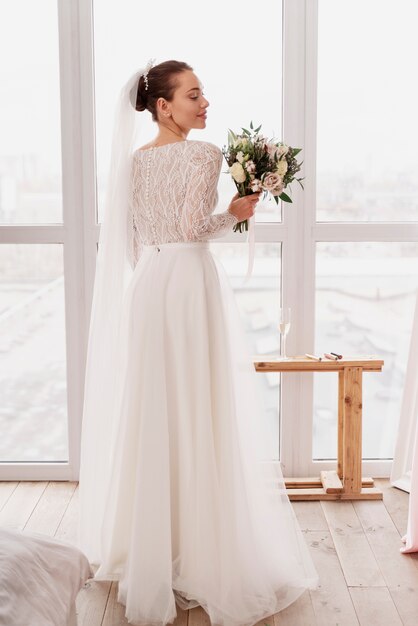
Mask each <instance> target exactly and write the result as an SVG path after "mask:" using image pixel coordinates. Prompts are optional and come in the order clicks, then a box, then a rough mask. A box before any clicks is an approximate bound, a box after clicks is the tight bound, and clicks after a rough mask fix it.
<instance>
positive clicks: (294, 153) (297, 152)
mask: <svg viewBox="0 0 418 626" xmlns="http://www.w3.org/2000/svg"><path fill="white" fill-rule="evenodd" d="M301 151H302V148H293V149H292V152H293V156H296V155H297V154H299V152H301Z"/></svg>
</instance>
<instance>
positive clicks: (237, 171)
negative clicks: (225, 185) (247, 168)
mask: <svg viewBox="0 0 418 626" xmlns="http://www.w3.org/2000/svg"><path fill="white" fill-rule="evenodd" d="M229 172H230V174H231V176H232V178H233V179H234V180H236V181H237V183H244V182H245V179H246V176H245V172H244V168H243V167H242V165H241V163H237V162H235V163H234V164H233V165H231V167H230V168H229Z"/></svg>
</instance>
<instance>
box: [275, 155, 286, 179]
mask: <svg viewBox="0 0 418 626" xmlns="http://www.w3.org/2000/svg"><path fill="white" fill-rule="evenodd" d="M276 172H277V174H278V175H279V176H284V175H285V174H286V172H287V161H286V160H285V159H283V160H280V161H278V162H277V167H276Z"/></svg>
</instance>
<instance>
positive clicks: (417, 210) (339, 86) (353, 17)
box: [317, 0, 418, 222]
mask: <svg viewBox="0 0 418 626" xmlns="http://www.w3.org/2000/svg"><path fill="white" fill-rule="evenodd" d="M417 23H418V4H417V3H416V2H415V1H414V0H399V2H397V3H396V4H394V3H393V2H392V1H389V0H339V1H338V2H336V1H335V0H319V25H318V28H319V32H318V137H317V139H318V152H317V158H318V162H317V219H318V220H319V221H325V222H327V221H354V222H378V221H398V220H406V221H414V222H415V221H416V220H417V219H418V142H417V136H418V117H417V115H416V111H417V110H418V83H417V81H416V79H415V76H416V59H417V57H418V38H417V37H416V25H417Z"/></svg>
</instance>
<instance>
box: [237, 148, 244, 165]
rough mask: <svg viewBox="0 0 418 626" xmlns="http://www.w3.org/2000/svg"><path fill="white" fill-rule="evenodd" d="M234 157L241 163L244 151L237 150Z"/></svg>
mask: <svg viewBox="0 0 418 626" xmlns="http://www.w3.org/2000/svg"><path fill="white" fill-rule="evenodd" d="M236 159H237V161H238V162H239V163H242V162H243V160H244V153H243V152H242V151H241V150H240V151H239V152H237V156H236Z"/></svg>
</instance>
